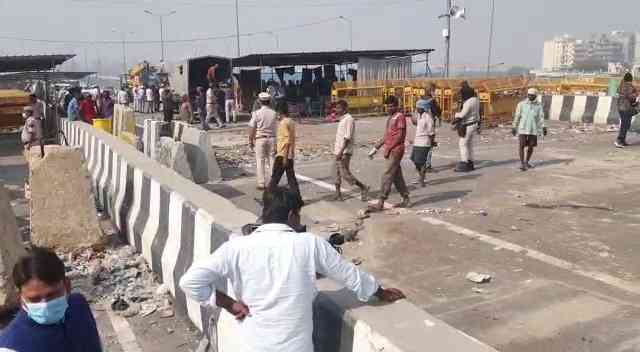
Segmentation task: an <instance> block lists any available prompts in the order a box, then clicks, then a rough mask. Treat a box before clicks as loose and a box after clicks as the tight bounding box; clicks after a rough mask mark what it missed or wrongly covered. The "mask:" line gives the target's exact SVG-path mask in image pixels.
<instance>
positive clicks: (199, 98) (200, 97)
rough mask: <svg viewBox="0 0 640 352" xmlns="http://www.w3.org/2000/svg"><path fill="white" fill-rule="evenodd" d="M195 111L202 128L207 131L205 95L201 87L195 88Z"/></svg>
mask: <svg viewBox="0 0 640 352" xmlns="http://www.w3.org/2000/svg"><path fill="white" fill-rule="evenodd" d="M196 111H197V112H198V117H199V118H200V125H201V126H202V130H204V131H208V130H209V121H207V95H206V94H205V91H204V88H202V87H198V88H196Z"/></svg>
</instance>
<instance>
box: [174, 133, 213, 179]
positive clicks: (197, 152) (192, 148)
mask: <svg viewBox="0 0 640 352" xmlns="http://www.w3.org/2000/svg"><path fill="white" fill-rule="evenodd" d="M173 137H174V138H176V140H179V141H181V142H183V143H184V145H185V151H186V153H187V158H188V159H189V164H190V165H191V172H192V174H193V181H194V182H195V183H198V184H201V183H207V182H209V181H215V180H218V179H220V178H221V177H222V172H221V171H220V166H219V165H218V160H216V155H215V152H214V150H213V148H212V147H211V141H210V139H209V134H208V133H207V132H206V131H203V130H201V129H199V128H196V127H193V126H191V125H189V124H187V123H184V122H181V121H175V122H174V131H173Z"/></svg>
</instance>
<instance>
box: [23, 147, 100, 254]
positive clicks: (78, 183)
mask: <svg viewBox="0 0 640 352" xmlns="http://www.w3.org/2000/svg"><path fill="white" fill-rule="evenodd" d="M27 160H28V161H29V169H30V186H31V193H32V196H31V204H30V207H31V229H32V233H31V240H32V242H33V243H34V244H35V245H38V246H44V247H52V248H59V249H63V250H72V249H76V248H82V247H89V246H92V245H95V244H98V243H101V241H102V233H101V230H100V227H99V225H98V216H97V212H96V207H95V200H94V196H93V193H92V192H91V179H90V177H89V173H88V172H87V169H86V168H85V166H84V165H83V161H82V149H80V148H69V147H61V146H55V145H48V146H46V149H45V157H44V159H41V158H40V151H39V150H35V149H32V151H31V152H30V154H29V155H28V159H27Z"/></svg>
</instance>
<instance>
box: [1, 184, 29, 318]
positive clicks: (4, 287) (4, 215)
mask: <svg viewBox="0 0 640 352" xmlns="http://www.w3.org/2000/svg"><path fill="white" fill-rule="evenodd" d="M10 200H11V198H9V194H8V191H7V189H6V188H4V186H3V185H2V184H0V239H1V240H0V314H4V312H5V311H7V310H9V309H11V308H12V307H15V306H16V304H17V303H18V302H17V300H16V298H17V297H18V294H17V290H16V287H15V285H14V283H13V276H12V273H13V266H14V265H15V264H16V262H17V261H18V259H19V258H20V257H21V256H23V255H25V254H26V253H27V252H26V251H25V249H24V246H23V245H22V239H21V238H20V234H19V233H18V225H17V224H16V216H15V214H14V213H13V208H12V207H11V203H10Z"/></svg>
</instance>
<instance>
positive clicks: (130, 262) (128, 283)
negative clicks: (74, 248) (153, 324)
mask: <svg viewBox="0 0 640 352" xmlns="http://www.w3.org/2000/svg"><path fill="white" fill-rule="evenodd" d="M61 257H62V258H63V259H64V262H65V266H66V268H67V276H68V277H70V278H73V285H74V289H75V290H77V291H79V292H80V293H82V294H83V295H85V296H86V297H87V299H89V301H90V302H94V303H102V304H103V305H104V306H107V307H109V309H111V310H112V311H114V312H118V314H120V315H122V316H124V317H126V318H130V317H133V316H137V315H140V316H143V317H148V316H151V315H152V314H154V313H156V312H157V313H159V314H160V315H161V317H171V316H173V315H174V312H173V306H172V304H171V301H170V300H169V290H168V289H167V287H166V286H165V285H160V284H159V283H158V282H157V278H156V274H155V273H153V272H152V271H151V269H150V268H149V267H148V265H147V263H146V262H145V260H144V258H143V257H142V256H140V255H137V254H136V253H135V250H134V249H133V248H132V247H130V246H122V247H117V248H107V249H105V250H104V251H101V252H100V251H95V250H93V249H85V250H82V251H80V252H72V253H70V254H66V255H61Z"/></svg>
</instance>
